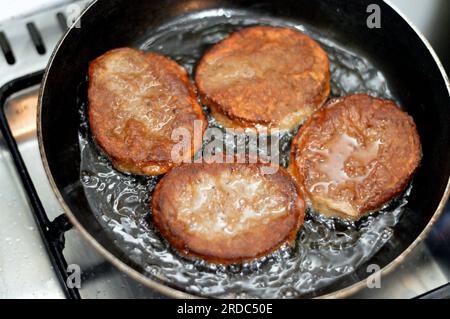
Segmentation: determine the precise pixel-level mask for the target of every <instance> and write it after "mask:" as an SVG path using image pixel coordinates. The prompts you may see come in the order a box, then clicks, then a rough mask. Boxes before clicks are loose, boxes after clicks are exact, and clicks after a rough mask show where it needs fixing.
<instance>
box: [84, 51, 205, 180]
mask: <svg viewBox="0 0 450 319" xmlns="http://www.w3.org/2000/svg"><path fill="white" fill-rule="evenodd" d="M88 99H89V107H88V112H89V122H90V127H91V130H92V133H93V135H94V138H95V140H96V141H97V143H98V145H99V146H100V147H101V148H102V149H103V150H104V151H105V152H106V153H107V154H108V155H109V157H110V158H111V160H112V162H113V164H114V166H115V167H116V168H117V169H119V170H121V171H125V172H130V173H135V174H144V175H147V174H148V175H158V174H162V173H165V172H166V171H167V170H169V169H170V168H171V167H173V166H174V165H175V164H174V163H173V162H172V159H171V151H172V148H173V146H174V144H175V143H176V142H177V141H172V139H171V136H172V131H173V130H174V129H176V128H185V129H187V130H188V131H189V132H191V134H192V136H194V135H193V131H194V121H195V120H200V121H202V123H203V130H204V129H206V125H207V122H206V119H205V117H204V115H203V113H202V109H201V107H200V105H199V104H198V103H197V100H196V94H195V90H194V87H193V85H192V84H191V83H190V81H189V79H188V76H187V73H186V71H185V70H184V69H183V68H182V67H181V66H179V65H178V64H177V63H175V62H174V61H172V60H170V59H169V58H166V57H164V56H161V55H158V54H155V53H144V52H142V51H139V50H135V49H131V48H122V49H116V50H112V51H109V52H107V53H105V54H104V55H102V56H101V57H99V58H97V59H96V60H94V61H92V62H91V64H90V67H89V92H88ZM200 127H202V125H200ZM200 146H201V145H198V146H197V145H195V146H194V145H192V147H191V149H190V154H185V156H186V157H192V156H193V154H194V153H195V151H197V149H198V148H199V147H200Z"/></svg>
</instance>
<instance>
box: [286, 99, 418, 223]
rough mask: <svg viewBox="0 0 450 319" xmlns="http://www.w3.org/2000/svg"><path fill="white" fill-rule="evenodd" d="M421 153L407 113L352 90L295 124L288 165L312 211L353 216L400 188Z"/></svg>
mask: <svg viewBox="0 0 450 319" xmlns="http://www.w3.org/2000/svg"><path fill="white" fill-rule="evenodd" d="M421 156H422V153H421V145H420V140H419V135H418V133H417V130H416V125H415V124H414V121H413V119H412V118H411V117H410V116H408V114H407V113H405V112H403V111H401V110H400V108H399V107H398V106H397V105H396V104H395V103H393V102H392V101H388V100H382V99H378V98H373V97H370V96H368V95H364V94H356V95H351V96H347V97H344V98H340V99H336V100H332V101H330V102H328V103H327V104H326V105H325V106H324V107H323V108H322V109H321V110H319V111H317V112H316V113H315V114H314V115H313V116H312V117H311V118H310V119H309V120H308V121H307V123H306V124H305V125H304V126H303V127H302V128H301V129H300V131H299V133H298V135H297V136H296V138H295V139H294V142H293V144H292V156H291V165H292V166H291V169H292V171H293V174H294V176H295V177H297V179H298V181H299V183H300V185H301V187H302V188H303V190H304V192H305V194H306V196H307V198H308V200H309V201H310V203H311V205H312V207H313V208H314V209H315V210H316V211H318V212H320V213H322V214H325V215H328V216H339V217H343V218H345V219H352V220H356V219H359V218H360V217H361V216H363V215H365V214H367V213H369V212H372V211H376V210H378V209H379V208H381V206H383V204H385V203H386V202H388V201H389V200H391V199H392V198H394V197H395V196H397V195H399V194H400V193H402V192H403V191H404V189H405V187H406V186H407V185H408V183H409V181H410V180H411V177H412V175H413V173H414V171H415V170H416V168H417V167H418V165H419V163H420V160H421Z"/></svg>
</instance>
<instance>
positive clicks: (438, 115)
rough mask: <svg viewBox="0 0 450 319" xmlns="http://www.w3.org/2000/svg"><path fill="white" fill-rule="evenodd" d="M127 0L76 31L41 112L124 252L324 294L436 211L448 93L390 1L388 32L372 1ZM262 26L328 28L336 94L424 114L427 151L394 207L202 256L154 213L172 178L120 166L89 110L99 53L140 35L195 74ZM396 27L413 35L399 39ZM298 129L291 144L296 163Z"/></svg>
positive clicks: (217, 288)
mask: <svg viewBox="0 0 450 319" xmlns="http://www.w3.org/2000/svg"><path fill="white" fill-rule="evenodd" d="M107 3H109V4H107ZM126 3H127V4H125V1H111V2H101V4H100V3H97V4H94V6H93V7H92V8H91V9H90V10H89V11H88V12H87V14H85V15H84V16H83V18H82V20H81V28H80V29H74V30H72V31H71V32H70V33H69V34H68V36H67V37H66V39H65V40H64V42H63V43H62V45H61V47H60V48H59V50H58V53H57V54H56V56H55V57H54V59H53V62H52V65H51V67H50V69H49V71H48V74H47V77H46V83H45V85H44V86H43V95H42V101H41V103H42V109H41V114H40V116H41V123H40V133H41V138H42V140H41V142H42V145H41V146H42V147H43V149H42V150H43V152H44V153H45V156H46V160H47V161H45V159H44V164H46V165H48V167H47V169H48V170H49V172H50V173H51V175H52V176H53V179H54V182H55V186H56V187H57V189H59V191H60V192H61V195H62V199H63V200H64V202H65V203H66V204H67V206H68V208H69V209H70V211H71V214H73V216H72V217H74V218H75V219H76V222H77V223H78V222H79V223H80V224H81V226H82V227H83V228H84V229H85V230H86V231H87V233H89V234H90V235H91V236H92V237H93V238H95V240H96V241H97V242H98V243H100V244H101V245H102V246H103V247H104V248H106V249H107V250H108V251H109V252H111V253H112V254H113V256H114V259H113V260H114V261H115V262H118V260H119V261H121V262H122V263H125V264H127V265H129V266H130V267H132V268H133V269H135V270H137V271H138V272H140V273H142V274H144V275H145V276H146V277H149V278H152V279H153V280H155V281H157V282H159V283H162V284H163V285H166V286H170V287H173V288H175V289H177V290H182V291H187V292H188V293H191V294H195V295H205V296H215V297H224V296H251V297H310V296H318V295H323V294H326V293H332V292H334V291H337V290H339V289H343V288H345V287H347V286H349V285H351V284H354V283H356V282H358V281H360V280H362V279H364V278H365V277H367V276H368V275H369V274H370V273H369V272H367V266H368V265H370V264H377V265H378V266H380V267H384V266H385V265H387V264H388V263H390V262H391V261H393V260H394V259H395V258H396V257H397V256H398V255H400V254H401V253H402V252H403V251H404V250H405V249H406V248H407V247H408V246H409V245H410V244H411V243H412V242H413V240H414V239H416V237H417V236H418V235H419V234H420V232H421V231H422V230H423V229H424V227H425V225H426V224H427V223H428V222H429V221H430V219H431V217H432V215H433V213H434V211H435V210H436V208H437V206H438V204H439V201H440V199H441V197H442V195H443V193H444V189H445V187H446V184H447V179H448V172H449V164H448V163H447V161H446V160H445V159H447V158H448V155H449V154H448V147H446V145H448V128H447V123H448V119H449V113H448V91H447V90H446V87H445V83H444V81H443V80H442V76H441V74H440V72H439V70H438V68H437V66H436V64H435V63H434V61H433V59H432V58H431V56H430V53H429V52H428V50H427V48H426V47H425V46H424V45H423V44H422V43H421V42H420V40H419V38H418V37H417V35H415V34H414V33H413V32H412V30H411V29H410V28H409V27H408V25H407V24H406V23H405V22H404V21H402V20H401V19H400V17H399V16H398V15H396V14H395V13H394V12H393V11H392V10H391V9H390V8H389V7H387V6H382V7H383V8H382V9H383V11H382V12H383V13H384V14H383V22H384V23H385V25H384V26H383V28H382V29H375V30H374V29H369V28H367V25H366V19H367V13H366V7H367V5H368V4H367V3H366V2H364V1H359V2H353V4H348V3H347V2H345V3H343V2H342V1H339V2H337V1H299V2H295V3H293V2H285V3H284V2H282V1H281V2H279V3H276V4H275V3H272V2H270V3H265V2H257V3H255V4H251V3H250V2H246V3H244V2H240V3H239V4H238V3H230V2H226V3H220V2H213V1H180V2H172V1H168V2H164V1H162V2H160V3H159V6H158V8H153V7H152V5H151V4H149V3H145V4H144V3H142V1H141V2H138V1H136V2H134V1H131V3H130V2H129V1H126ZM130 16H132V17H135V19H133V21H131V20H129V19H127V18H126V17H130ZM389 23H391V24H392V26H391V27H392V28H393V29H392V28H391V29H388V27H390V25H389ZM254 24H271V25H287V26H291V27H295V28H298V29H300V30H301V31H303V32H306V33H308V34H309V35H310V36H312V37H313V38H315V39H316V40H317V41H318V42H319V43H320V44H321V45H322V46H323V47H324V49H326V51H327V52H328V53H329V56H330V59H331V62H332V63H331V71H332V95H334V96H342V95H345V94H349V93H353V92H365V93H369V94H372V95H375V96H380V97H383V98H391V99H394V100H396V101H397V102H398V103H399V104H400V105H401V107H402V108H404V109H405V110H406V111H407V112H408V113H410V114H411V115H412V116H413V117H414V119H415V121H416V123H417V125H418V129H419V133H420V136H421V139H422V144H423V151H424V159H423V162H422V165H421V167H420V168H419V170H418V172H417V174H416V176H415V178H414V181H413V183H412V186H410V188H409V189H408V191H407V193H406V194H405V195H404V196H402V197H401V198H399V199H397V200H396V201H394V202H393V203H391V204H390V205H389V206H387V207H386V208H385V211H384V212H383V213H381V214H375V215H373V216H371V217H369V218H366V219H363V220H362V221H361V222H360V223H356V224H350V223H343V222H339V221H334V220H329V219H323V218H320V217H318V216H317V215H316V214H314V213H310V214H308V217H307V222H306V224H305V226H304V228H303V230H302V231H301V232H300V234H299V238H298V240H297V244H296V246H295V247H294V248H293V249H283V250H281V252H278V253H276V254H274V255H273V256H270V257H269V258H265V259H262V260H260V261H258V262H255V263H251V264H248V265H244V266H236V267H217V266H213V265H208V264H206V263H203V262H192V261H189V260H186V259H183V258H181V257H179V256H178V255H177V254H176V253H175V252H173V251H172V250H171V249H170V247H168V245H167V244H166V243H165V242H164V241H163V240H162V239H161V238H160V237H159V235H158V234H157V232H156V230H155V229H154V228H153V226H152V224H151V217H150V214H151V212H150V207H149V200H150V196H151V190H152V188H153V187H154V185H155V184H156V183H157V181H158V178H143V177H133V176H126V175H123V174H120V173H118V172H116V171H114V170H113V169H112V168H111V166H110V164H109V162H108V160H107V159H106V158H105V157H104V156H103V155H102V154H101V153H100V152H99V151H98V149H97V148H96V147H95V145H94V143H93V141H92V138H91V136H90V134H89V128H88V123H87V122H86V120H85V111H86V71H87V65H88V63H89V61H90V60H92V59H93V58H95V57H97V56H98V55H100V54H102V53H104V52H105V51H107V50H109V49H112V48H116V47H120V46H133V47H137V48H141V49H144V50H152V51H157V52H160V53H163V54H165V55H168V56H171V57H172V58H174V59H176V60H177V61H178V62H179V63H180V64H182V65H184V66H185V67H186V68H187V70H188V71H189V72H190V74H191V75H192V74H193V72H194V70H195V65H196V63H197V62H198V59H199V58H200V57H201V55H202V54H203V53H204V52H205V50H207V49H208V48H209V47H210V46H211V45H212V44H214V43H216V42H217V41H219V40H220V39H222V38H223V37H225V36H226V35H227V34H229V33H230V32H232V31H233V30H236V29H239V28H241V27H243V26H246V25H254ZM392 30H394V31H398V32H403V33H402V34H404V36H403V37H401V38H399V37H393V36H392ZM411 65H414V66H415V68H414V69H411ZM69 75H70V76H69ZM425 80H427V81H425ZM209 120H210V121H209V122H210V126H217V124H216V123H215V122H214V120H213V119H212V118H211V117H210V118H209ZM62 132H64V133H63V134H62ZM291 138H292V136H289V135H287V136H285V137H283V141H282V143H281V147H282V149H281V154H282V159H284V160H282V164H284V165H287V157H286V156H285V155H286V154H288V151H289V142H290V139H291ZM283 143H284V144H283ZM110 257H111V256H110ZM125 270H126V271H128V269H125ZM141 278H142V277H141Z"/></svg>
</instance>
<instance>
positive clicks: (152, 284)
mask: <svg viewBox="0 0 450 319" xmlns="http://www.w3.org/2000/svg"><path fill="white" fill-rule="evenodd" d="M97 2H98V0H96V1H94V2H93V3H91V4H90V5H89V6H88V7H87V8H86V9H85V11H84V12H83V13H82V14H81V15H80V17H79V18H78V19H77V21H76V22H78V21H79V20H80V19H81V18H82V17H83V16H84V15H85V13H86V12H87V11H89V10H90V9H91V8H92V7H93V6H95V5H96V4H97ZM385 2H386V4H388V5H389V6H390V7H391V8H392V9H393V10H394V11H395V12H396V13H397V14H398V15H399V16H400V17H401V18H402V19H403V20H404V21H406V22H407V23H408V25H409V26H410V27H411V28H412V29H413V31H414V32H415V33H416V34H417V35H418V36H419V38H420V40H421V41H422V42H423V43H424V44H425V45H426V47H427V49H428V51H429V52H430V54H431V55H432V57H433V59H434V62H435V63H436V64H437V66H438V68H439V70H440V72H441V75H442V77H443V79H444V81H445V84H446V87H447V91H448V92H449V97H450V84H449V80H448V77H447V75H446V73H445V71H444V68H443V66H442V64H441V62H440V60H439V58H438V57H437V55H436V53H435V52H434V50H433V48H432V47H431V45H430V44H429V42H428V41H427V40H426V39H425V37H424V36H423V35H422V34H421V33H420V32H419V31H418V29H417V28H416V27H415V26H414V25H413V24H412V23H411V22H410V21H408V19H407V18H406V17H405V16H404V15H403V14H401V13H400V12H399V10H398V9H397V8H395V7H394V6H393V5H392V4H391V3H389V1H387V0H385ZM75 26H76V23H74V24H73V26H72V27H70V28H69V29H68V30H67V32H66V34H65V35H64V36H63V37H62V38H61V40H60V41H59V43H58V44H57V46H56V48H55V50H54V51H53V53H52V56H51V58H50V60H49V63H48V65H47V68H46V70H45V73H44V77H43V81H42V84H41V87H40V92H39V103H38V110H37V136H38V143H39V151H40V154H41V158H42V162H43V166H44V169H45V172H46V175H47V177H48V180H49V182H50V185H51V188H52V189H53V192H54V193H55V195H56V197H57V199H58V201H59V203H60V204H61V206H62V208H63V210H64V212H65V214H66V215H67V216H68V218H69V220H70V221H71V223H72V224H73V225H74V226H75V227H76V229H77V230H78V231H79V232H80V234H81V235H82V237H84V239H86V240H87V241H88V242H89V243H90V244H91V245H92V247H94V249H95V250H96V251H97V252H98V253H100V254H101V255H102V256H103V257H104V258H105V259H107V260H108V261H109V262H111V264H112V265H114V266H115V267H116V268H117V269H119V270H120V271H122V272H124V273H125V274H127V275H128V276H130V277H131V278H133V279H134V280H136V281H138V282H139V283H141V284H143V285H145V286H147V287H149V288H151V289H154V290H156V291H157V292H159V293H162V294H164V295H166V296H169V297H173V298H183V299H186V298H201V296H198V295H194V294H190V293H187V292H184V291H181V290H178V289H175V288H171V287H168V286H166V285H163V284H161V283H159V282H157V281H155V280H153V279H151V278H149V277H147V276H145V275H143V274H142V273H140V272H138V271H137V270H135V269H133V268H132V267H130V266H128V265H127V264H125V263H124V262H123V261H121V260H120V259H118V258H117V257H115V256H114V255H113V254H112V253H110V252H109V251H108V249H107V248H105V247H104V246H102V245H101V244H100V243H99V242H97V240H96V239H95V238H94V237H93V236H91V235H90V234H89V232H88V231H87V230H86V229H85V228H84V227H83V226H82V225H81V223H80V222H78V220H77V218H76V217H75V216H74V215H73V213H72V212H71V210H70V208H69V206H68V205H67V203H66V202H65V200H64V198H63V196H62V194H61V193H60V191H59V189H58V188H57V186H56V183H55V181H54V179H53V176H52V173H51V170H50V166H49V163H48V160H47V155H46V153H45V149H44V144H43V136H42V125H41V124H42V121H41V119H42V101H43V94H44V91H45V88H46V84H47V78H48V74H49V73H50V71H51V68H52V65H53V61H54V59H55V56H56V55H57V54H58V52H59V48H60V47H61V45H62V44H63V43H64V41H65V39H66V37H67V35H68V34H69V33H70V32H71V30H72V29H73V28H74V27H75ZM449 194H450V178H449V180H448V182H447V186H446V189H445V192H444V195H443V197H442V199H441V201H440V203H439V206H438V208H437V209H436V211H435V213H434V215H433V216H432V218H431V219H430V221H429V222H428V224H427V225H426V226H425V228H424V229H423V231H422V232H421V233H420V235H419V236H418V237H417V238H416V239H415V240H414V241H413V242H412V243H411V244H410V245H409V247H408V248H407V249H405V250H404V251H403V252H402V253H401V254H400V255H399V256H398V257H397V258H395V259H394V260H393V261H391V262H390V263H389V264H388V265H387V266H385V267H384V268H383V269H382V270H381V271H380V272H381V275H383V276H384V275H387V274H389V273H391V272H392V271H393V270H394V269H395V268H396V267H397V266H398V265H399V264H400V263H402V262H403V261H404V259H405V258H406V257H407V256H408V255H409V254H410V253H411V251H412V250H413V249H414V248H415V247H416V246H417V245H418V244H419V243H420V242H422V241H423V240H424V239H425V238H426V236H427V235H428V233H429V232H430V230H431V228H432V226H433V225H434V223H435V222H436V221H437V220H438V218H439V217H440V215H441V214H442V212H443V210H444V207H445V205H446V202H447V200H448V197H449ZM365 286H366V280H361V281H360V282H357V283H355V284H353V285H351V286H348V287H346V288H343V289H341V290H338V291H335V292H332V293H329V294H326V295H322V296H319V297H318V298H345V297H348V296H351V295H353V294H355V293H356V292H358V291H359V290H361V289H362V288H364V287H365Z"/></svg>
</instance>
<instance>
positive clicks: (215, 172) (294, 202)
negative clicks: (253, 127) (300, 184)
mask: <svg viewBox="0 0 450 319" xmlns="http://www.w3.org/2000/svg"><path fill="white" fill-rule="evenodd" d="M304 206H305V205H304V201H303V197H302V195H301V193H300V192H299V189H298V188H297V184H296V183H295V181H294V180H293V179H292V178H291V177H290V175H289V174H288V173H287V172H286V171H285V170H283V169H282V168H280V169H279V170H277V171H276V172H275V173H273V174H266V173H265V171H264V165H263V164H238V163H234V164H219V163H213V164H185V165H181V166H178V167H176V168H174V169H172V170H171V171H170V172H169V173H168V174H167V175H165V176H164V178H163V179H162V180H161V181H160V183H159V184H158V185H157V187H156V189H155V191H154V193H153V202H152V210H153V220H154V223H155V224H156V226H157V227H158V228H159V230H160V232H161V234H162V235H163V236H164V237H165V238H166V239H167V240H168V241H169V243H170V244H171V245H172V246H173V247H174V248H176V249H177V250H178V251H179V252H181V253H182V254H184V255H191V256H196V257H200V258H203V259H205V260H207V261H209V262H214V263H222V264H232V263H239V262H244V261H249V260H252V259H254V258H257V257H260V256H263V255H265V254H268V253H270V252H272V251H274V250H276V249H277V248H279V247H280V246H281V245H283V244H284V243H291V242H292V241H293V240H294V239H295V237H296V234H297V232H298V230H299V228H300V226H301V225H302V224H303V216H304Z"/></svg>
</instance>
